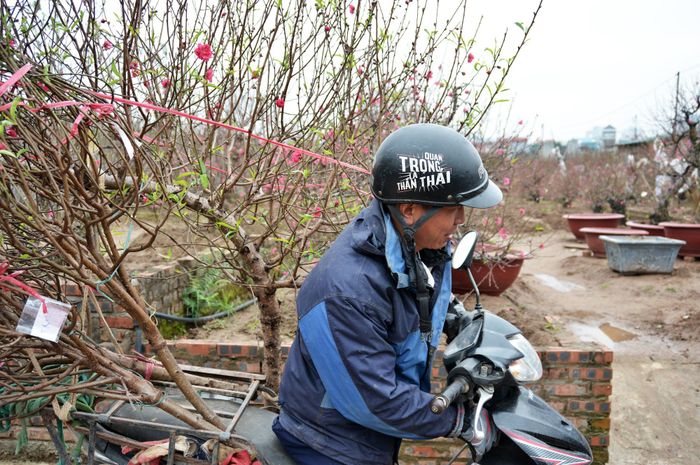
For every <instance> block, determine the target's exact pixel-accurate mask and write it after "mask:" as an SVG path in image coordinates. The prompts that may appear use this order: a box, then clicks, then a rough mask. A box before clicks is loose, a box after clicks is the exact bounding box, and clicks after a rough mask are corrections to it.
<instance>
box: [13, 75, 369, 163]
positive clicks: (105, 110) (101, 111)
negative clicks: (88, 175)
mask: <svg viewBox="0 0 700 465" xmlns="http://www.w3.org/2000/svg"><path fill="white" fill-rule="evenodd" d="M31 68H32V65H31V64H29V63H27V64H26V65H24V66H22V67H21V68H20V69H19V70H17V72H15V73H14V74H13V75H12V76H10V79H8V80H7V81H5V82H4V83H2V85H0V96H2V95H3V94H4V93H5V92H6V91H7V89H9V88H10V87H11V86H12V85H14V84H15V83H16V82H17V81H19V80H20V79H21V78H22V77H23V76H24V75H25V74H27V72H28V71H29V70H30V69H31ZM90 93H91V94H92V95H94V96H96V97H99V98H101V99H104V100H109V101H110V102H112V101H114V102H119V103H123V104H125V105H132V106H136V107H141V108H145V109H147V110H153V111H158V112H160V113H168V114H171V115H175V116H180V117H183V118H188V119H191V120H194V121H199V122H202V123H205V124H210V125H213V126H219V127H222V128H225V129H228V130H231V131H236V132H241V133H244V134H248V135H249V136H250V137H251V138H253V139H256V140H259V141H262V142H265V143H270V144H274V145H276V146H278V147H282V148H284V149H287V150H289V151H294V152H298V153H301V154H304V155H306V156H309V157H311V158H315V159H316V160H319V161H320V162H322V163H333V164H336V165H340V166H342V167H344V168H348V169H351V170H353V171H359V172H360V173H364V174H369V171H367V170H366V169H364V168H361V167H359V166H355V165H352V164H350V163H346V162H344V161H340V160H336V159H335V158H331V157H327V156H325V155H320V154H318V153H315V152H312V151H310V150H306V149H300V148H297V147H294V146H292V145H289V144H285V143H284V142H279V141H274V140H271V139H267V138H265V137H262V136H258V135H255V134H253V133H251V132H250V131H249V130H247V129H243V128H239V127H237V126H232V125H230V124H226V123H222V122H219V121H214V120H212V119H208V118H202V117H201V116H196V115H191V114H189V113H185V112H182V111H179V110H173V109H171V108H165V107H161V106H158V105H153V104H152V103H143V102H136V101H134V100H129V99H125V98H122V97H117V96H115V95H107V94H103V93H101V92H92V91H90ZM21 105H22V106H25V105H26V104H21ZM73 105H81V114H80V115H78V117H77V118H76V119H75V121H73V126H72V127H71V131H70V133H69V135H68V137H66V138H65V139H63V140H62V141H61V144H65V143H66V142H68V140H70V139H72V138H73V137H75V136H76V135H77V133H78V125H79V124H80V122H81V121H82V120H83V119H84V117H85V112H84V111H83V110H84V108H85V107H87V108H90V109H92V110H94V111H96V112H97V114H98V117H104V116H111V113H112V112H113V111H114V108H113V107H112V105H111V104H99V103H87V104H85V103H80V102H76V101H72V100H67V101H64V102H56V103H49V104H46V105H42V106H41V107H38V108H35V109H32V111H35V112H36V111H39V110H41V109H55V108H62V107H67V106H73ZM11 106H12V104H11V103H10V104H6V105H3V106H2V107H0V111H2V110H5V109H7V108H10V107H11Z"/></svg>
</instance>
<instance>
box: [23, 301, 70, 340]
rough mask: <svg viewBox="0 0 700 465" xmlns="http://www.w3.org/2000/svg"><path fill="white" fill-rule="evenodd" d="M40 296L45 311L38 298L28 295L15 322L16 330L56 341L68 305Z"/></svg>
mask: <svg viewBox="0 0 700 465" xmlns="http://www.w3.org/2000/svg"><path fill="white" fill-rule="evenodd" d="M42 298H43V299H44V303H46V312H44V309H43V308H42V307H43V306H42V302H41V300H40V299H37V298H36V297H29V298H28V299H27V302H26V303H25V304H24V309H22V314H21V315H20V317H19V321H18V322H17V332H18V333H22V334H29V335H30V336H35V337H38V338H41V339H46V340H47V341H53V342H56V341H58V336H59V335H60V334H61V329H62V328H63V324H64V323H65V322H66V317H67V316H68V312H69V311H70V305H69V304H67V303H64V302H59V301H58V300H53V299H49V298H48V297H42Z"/></svg>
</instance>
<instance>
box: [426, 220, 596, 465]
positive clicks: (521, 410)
mask: <svg viewBox="0 0 700 465" xmlns="http://www.w3.org/2000/svg"><path fill="white" fill-rule="evenodd" d="M477 237H478V235H477V233H476V232H474V231H472V232H469V233H467V234H466V235H465V236H464V237H463V238H462V240H461V241H460V243H459V244H458V245H457V247H456V248H455V252H454V254H453V257H452V266H453V268H455V269H460V268H461V269H463V270H465V271H466V272H467V275H468V276H469V279H470V281H471V284H472V287H473V288H474V294H475V298H476V304H475V307H474V310H473V311H471V312H468V311H466V310H465V311H464V313H463V315H462V316H461V318H459V320H460V321H459V323H458V324H459V332H458V334H457V335H456V337H454V339H452V340H451V341H450V342H449V344H447V346H446V347H445V350H444V359H443V362H444V365H445V368H446V370H447V371H448V375H447V387H446V388H445V390H444V391H443V392H442V393H441V394H439V395H437V396H436V397H435V398H434V399H433V402H432V404H431V405H430V408H431V411H432V412H433V413H435V414H439V413H441V412H443V411H444V410H445V409H446V408H447V406H448V405H450V404H451V403H452V402H453V401H455V400H459V401H462V402H466V404H467V406H468V407H470V408H471V409H473V412H474V413H473V419H474V420H473V424H472V425H471V428H472V430H473V432H474V437H473V439H472V442H473V443H475V444H478V443H479V442H480V441H482V440H483V439H484V436H485V431H483V430H481V429H480V428H479V426H480V423H479V421H478V419H479V418H480V416H481V412H482V409H484V408H485V409H486V410H487V411H488V412H489V413H490V415H491V418H492V420H493V423H494V425H495V427H496V429H497V430H498V431H499V432H500V433H499V434H498V436H499V438H498V441H497V442H496V443H495V445H494V446H493V447H492V448H491V449H490V450H489V451H488V452H486V453H485V454H484V456H483V457H478V456H475V454H476V452H475V449H474V448H473V447H470V449H471V452H472V459H473V460H474V461H475V462H476V461H478V463H479V464H481V465H496V464H498V465H511V464H512V465H515V464H519V465H523V464H537V465H551V464H557V465H559V464H561V465H588V464H590V463H591V462H592V460H593V455H592V452H591V449H590V446H589V445H588V442H587V441H586V439H585V437H584V436H583V435H582V434H581V432H580V431H578V430H577V429H576V428H575V427H574V426H573V425H572V424H571V422H569V421H568V420H567V419H566V418H564V417H563V416H562V415H561V414H559V412H557V411H556V410H554V409H553V408H552V407H551V406H549V405H548V404H547V403H546V402H545V401H544V400H542V399H541V398H540V397H538V396H537V395H536V394H535V393H534V392H532V391H531V390H530V389H528V388H526V387H525V386H523V384H524V383H532V382H535V381H537V380H539V379H540V378H541V377H542V363H541V362H540V359H539V356H538V355H537V352H536V351H535V350H534V348H533V347H532V345H531V344H530V343H529V342H528V340H527V339H526V338H525V337H524V336H523V335H522V332H521V331H520V330H519V329H518V328H516V327H515V326H513V325H512V324H510V323H509V322H508V321H506V320H504V319H503V318H500V317H498V316H496V315H494V314H493V313H490V312H488V311H485V310H484V309H483V308H482V306H481V301H480V296H479V291H478V286H477V284H476V283H475V282H474V277H473V276H472V275H471V272H470V271H469V266H470V265H471V262H472V259H473V256H474V251H475V247H476V242H477ZM467 445H468V443H467V444H465V447H466V446H467ZM463 449H464V448H463ZM459 454H461V451H460V452H458V454H457V455H456V456H455V457H454V458H453V461H454V460H455V459H456V458H457V456H458V455H459Z"/></svg>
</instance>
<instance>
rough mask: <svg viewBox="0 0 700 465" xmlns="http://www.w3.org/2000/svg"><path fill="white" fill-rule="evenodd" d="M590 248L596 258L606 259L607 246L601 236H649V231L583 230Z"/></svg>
mask: <svg viewBox="0 0 700 465" xmlns="http://www.w3.org/2000/svg"><path fill="white" fill-rule="evenodd" d="M580 231H581V232H582V233H583V234H584V237H585V239H586V244H587V245H588V248H589V249H591V252H593V256H594V257H598V258H604V257H605V244H604V243H603V241H602V240H600V236H602V235H607V236H648V235H649V233H648V232H647V231H643V230H641V229H628V228H581V229H580Z"/></svg>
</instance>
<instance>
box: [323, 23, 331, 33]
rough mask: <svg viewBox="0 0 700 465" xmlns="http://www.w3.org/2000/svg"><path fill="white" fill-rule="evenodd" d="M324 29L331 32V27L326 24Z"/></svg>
mask: <svg viewBox="0 0 700 465" xmlns="http://www.w3.org/2000/svg"><path fill="white" fill-rule="evenodd" d="M323 30H324V31H326V32H331V27H330V26H329V25H327V24H326V25H325V26H323Z"/></svg>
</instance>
